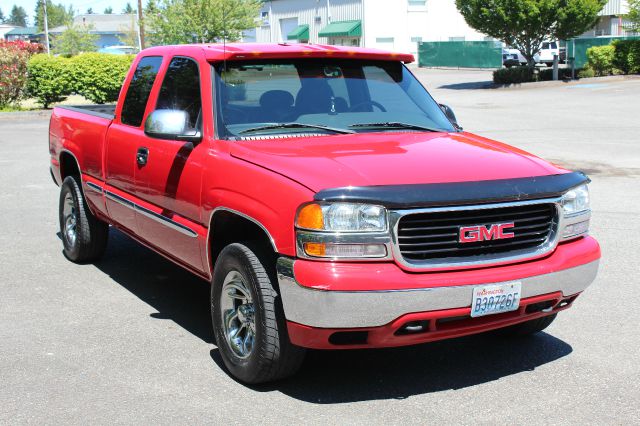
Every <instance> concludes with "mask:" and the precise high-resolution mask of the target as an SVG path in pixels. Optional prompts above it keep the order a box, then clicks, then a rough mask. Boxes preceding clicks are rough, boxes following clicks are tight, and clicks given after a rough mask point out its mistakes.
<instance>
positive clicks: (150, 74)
mask: <svg viewBox="0 0 640 426" xmlns="http://www.w3.org/2000/svg"><path fill="white" fill-rule="evenodd" d="M161 64H162V56H146V57H144V58H142V59H140V62H138V65H137V66H136V69H135V71H134V72H133V77H132V78H131V82H130V83H129V88H128V89H127V94H126V95H125V98H124V102H123V104H122V112H121V113H120V121H121V122H122V124H127V125H129V126H134V127H140V125H141V124H142V118H143V117H144V111H145V109H146V107H147V101H148V100H149V95H150V94H151V89H152V88H153V83H154V81H155V79H156V76H157V75H158V70H159V69H160V65H161Z"/></svg>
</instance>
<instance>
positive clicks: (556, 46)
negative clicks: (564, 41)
mask: <svg viewBox="0 0 640 426" xmlns="http://www.w3.org/2000/svg"><path fill="white" fill-rule="evenodd" d="M553 55H558V60H560V43H558V41H557V40H556V41H545V42H543V43H542V46H541V47H540V53H539V56H540V58H539V59H538V60H537V61H536V62H538V63H543V64H545V65H546V66H548V67H552V66H553Z"/></svg>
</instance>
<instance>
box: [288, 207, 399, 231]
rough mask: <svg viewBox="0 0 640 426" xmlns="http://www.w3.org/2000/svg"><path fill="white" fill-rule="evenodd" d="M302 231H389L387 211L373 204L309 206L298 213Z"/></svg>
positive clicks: (297, 223) (297, 220)
mask: <svg viewBox="0 0 640 426" xmlns="http://www.w3.org/2000/svg"><path fill="white" fill-rule="evenodd" d="M296 226H297V227H298V228H300V229H309V230H313V231H328V232H383V231H385V230H386V229H387V211H386V210H385V208H384V207H381V206H375V205H371V204H354V203H331V204H316V203H313V204H307V205H306V206H304V207H303V208H302V209H300V211H299V212H298V217H297V219H296Z"/></svg>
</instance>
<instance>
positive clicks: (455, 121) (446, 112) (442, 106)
mask: <svg viewBox="0 0 640 426" xmlns="http://www.w3.org/2000/svg"><path fill="white" fill-rule="evenodd" d="M438 105H440V109H441V110H442V112H444V115H446V116H447V118H448V119H449V121H451V122H452V123H453V125H454V126H455V127H456V128H457V129H458V130H462V127H460V125H459V124H458V119H457V118H456V115H455V114H454V112H453V110H452V109H451V107H450V106H449V105H445V104H438Z"/></svg>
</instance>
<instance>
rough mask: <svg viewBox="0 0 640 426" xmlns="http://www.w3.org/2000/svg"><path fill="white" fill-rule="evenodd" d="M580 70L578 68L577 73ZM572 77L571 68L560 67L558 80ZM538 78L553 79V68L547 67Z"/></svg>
mask: <svg viewBox="0 0 640 426" xmlns="http://www.w3.org/2000/svg"><path fill="white" fill-rule="evenodd" d="M578 71H579V70H576V75H577V73H578ZM567 78H569V79H570V78H571V68H558V80H564V79H567ZM538 80H540V81H550V80H553V69H551V68H545V69H543V70H540V72H539V73H538Z"/></svg>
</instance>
